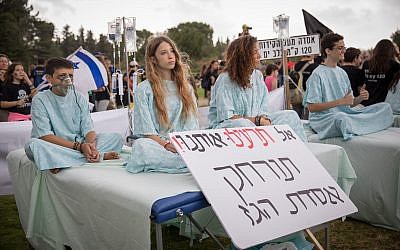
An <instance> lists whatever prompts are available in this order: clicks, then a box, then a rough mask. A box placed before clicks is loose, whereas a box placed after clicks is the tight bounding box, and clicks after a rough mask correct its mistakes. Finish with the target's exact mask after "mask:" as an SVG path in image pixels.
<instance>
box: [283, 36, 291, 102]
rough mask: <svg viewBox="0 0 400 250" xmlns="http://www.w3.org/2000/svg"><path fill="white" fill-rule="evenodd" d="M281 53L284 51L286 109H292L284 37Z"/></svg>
mask: <svg viewBox="0 0 400 250" xmlns="http://www.w3.org/2000/svg"><path fill="white" fill-rule="evenodd" d="M281 53H282V72H283V87H284V93H285V109H290V89H289V79H288V66H287V56H286V49H285V48H284V46H283V39H281Z"/></svg>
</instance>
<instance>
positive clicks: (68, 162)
mask: <svg viewBox="0 0 400 250" xmlns="http://www.w3.org/2000/svg"><path fill="white" fill-rule="evenodd" d="M45 73H46V79H47V80H48V81H49V82H50V83H51V84H52V88H51V89H50V90H45V91H43V92H41V93H39V94H37V95H36V96H35V98H33V101H32V108H31V113H32V135H31V137H32V139H31V140H29V141H28V143H27V144H26V145H25V152H26V154H27V156H28V157H29V159H31V160H33V161H34V162H35V164H36V166H37V167H38V168H39V169H40V170H46V169H50V171H51V172H52V173H57V172H58V171H59V170H60V169H62V168H67V167H71V166H79V165H82V164H84V163H86V162H99V161H100V160H109V159H116V158H118V157H119V156H118V153H119V152H120V151H121V149H122V142H123V140H122V137H121V135H119V134H114V133H110V134H98V135H97V134H96V132H95V131H94V130H93V121H92V119H91V117H90V113H89V103H88V101H87V100H86V99H85V98H84V97H83V96H82V95H81V94H79V93H77V92H75V89H74V87H73V83H72V79H73V73H74V68H73V63H72V62H71V61H68V60H66V59H63V58H50V59H49V60H48V61H47V63H46V72H45Z"/></svg>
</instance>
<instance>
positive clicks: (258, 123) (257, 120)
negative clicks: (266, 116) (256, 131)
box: [254, 115, 261, 126]
mask: <svg viewBox="0 0 400 250" xmlns="http://www.w3.org/2000/svg"><path fill="white" fill-rule="evenodd" d="M260 121H261V116H259V115H257V116H256V117H255V118H254V124H255V125H256V126H260Z"/></svg>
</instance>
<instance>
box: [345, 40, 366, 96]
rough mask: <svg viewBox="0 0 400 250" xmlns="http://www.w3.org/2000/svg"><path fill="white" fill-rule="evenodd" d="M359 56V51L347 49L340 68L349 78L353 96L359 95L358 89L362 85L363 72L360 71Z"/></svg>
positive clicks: (351, 48)
mask: <svg viewBox="0 0 400 250" xmlns="http://www.w3.org/2000/svg"><path fill="white" fill-rule="evenodd" d="M360 55H361V51H360V50H359V49H356V48H353V47H350V48H347V49H346V52H345V53H344V60H343V64H342V66H341V67H342V69H344V71H346V73H347V76H348V77H349V80H350V84H351V89H352V90H353V95H354V96H359V95H360V88H361V87H362V86H363V85H364V71H362V70H361V69H360V66H361V57H360Z"/></svg>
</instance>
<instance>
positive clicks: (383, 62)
mask: <svg viewBox="0 0 400 250" xmlns="http://www.w3.org/2000/svg"><path fill="white" fill-rule="evenodd" d="M395 55H396V49H395V47H394V45H393V43H392V41H390V40H388V39H382V40H380V41H379V42H378V43H377V44H376V46H375V48H374V51H373V52H372V57H371V59H370V60H369V62H368V67H369V72H370V73H386V72H387V71H388V70H389V69H390V66H391V62H392V61H393V60H394V58H395Z"/></svg>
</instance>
